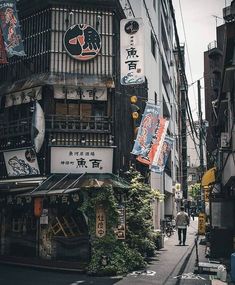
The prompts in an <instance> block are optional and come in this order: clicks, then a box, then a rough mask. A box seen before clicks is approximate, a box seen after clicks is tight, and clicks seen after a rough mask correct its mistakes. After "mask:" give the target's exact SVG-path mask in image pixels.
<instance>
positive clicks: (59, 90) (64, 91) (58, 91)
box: [54, 86, 107, 101]
mask: <svg viewBox="0 0 235 285" xmlns="http://www.w3.org/2000/svg"><path fill="white" fill-rule="evenodd" d="M54 91H55V92H54V98H56V99H65V98H66V99H70V100H97V101H107V88H106V87H91V86H85V87H84V86H83V87H78V86H66V87H65V86H55V87H54Z"/></svg>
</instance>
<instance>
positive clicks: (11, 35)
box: [0, 0, 25, 57]
mask: <svg viewBox="0 0 235 285" xmlns="http://www.w3.org/2000/svg"><path fill="white" fill-rule="evenodd" d="M0 26H1V29H2V35H3V40H4V45H5V50H6V52H7V56H8V57H12V56H14V55H17V56H24V55H25V52H24V46H23V42H22V38H21V32H20V25H19V20H18V15H17V11H16V3H15V1H14V0H8V1H7V0H0Z"/></svg>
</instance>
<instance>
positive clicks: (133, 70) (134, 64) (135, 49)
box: [120, 18, 145, 85]
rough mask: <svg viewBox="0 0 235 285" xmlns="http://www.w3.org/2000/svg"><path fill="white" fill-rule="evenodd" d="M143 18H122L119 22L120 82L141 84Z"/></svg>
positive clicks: (142, 79)
mask: <svg viewBox="0 0 235 285" xmlns="http://www.w3.org/2000/svg"><path fill="white" fill-rule="evenodd" d="M143 34H144V22H143V19H141V18H137V19H123V20H121V22H120V35H121V39H120V45H121V46H120V53H121V54H120V55H121V78H120V81H121V84H122V85H131V84H142V83H144V82H145V76H144V41H143Z"/></svg>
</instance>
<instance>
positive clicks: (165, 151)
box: [150, 136, 174, 173]
mask: <svg viewBox="0 0 235 285" xmlns="http://www.w3.org/2000/svg"><path fill="white" fill-rule="evenodd" d="M173 141H174V140H173V139H172V138H171V137H169V136H166V137H165V140H164V142H163V144H162V146H161V151H160V153H159V156H158V159H157V161H153V164H152V165H151V167H150V169H151V171H153V172H156V173H161V172H163V171H164V168H165V166H166V162H167V159H168V157H169V154H170V152H171V149H172V148H173ZM154 160H155V158H154Z"/></svg>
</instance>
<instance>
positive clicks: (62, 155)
mask: <svg viewBox="0 0 235 285" xmlns="http://www.w3.org/2000/svg"><path fill="white" fill-rule="evenodd" d="M112 170H113V149H112V148H78V147H52V148H51V173H86V172H87V173H112Z"/></svg>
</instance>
